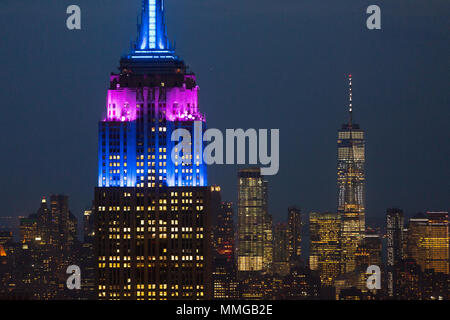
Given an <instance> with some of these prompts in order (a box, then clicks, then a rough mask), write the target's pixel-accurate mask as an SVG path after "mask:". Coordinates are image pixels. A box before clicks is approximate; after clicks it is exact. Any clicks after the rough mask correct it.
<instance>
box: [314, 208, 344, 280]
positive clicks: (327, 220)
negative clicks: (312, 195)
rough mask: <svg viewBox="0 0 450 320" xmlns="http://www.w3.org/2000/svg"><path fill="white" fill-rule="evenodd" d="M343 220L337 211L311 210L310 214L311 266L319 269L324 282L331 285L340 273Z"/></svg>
mask: <svg viewBox="0 0 450 320" xmlns="http://www.w3.org/2000/svg"><path fill="white" fill-rule="evenodd" d="M340 229H341V220H340V217H339V215H338V214H336V213H330V212H325V213H318V212H311V213H310V215H309V236H310V250H309V251H310V252H309V266H310V268H311V270H318V271H319V274H320V279H321V282H322V284H324V285H327V286H330V285H332V284H333V281H334V279H336V277H337V276H338V275H339V273H340V271H341V270H340V244H339V232H340Z"/></svg>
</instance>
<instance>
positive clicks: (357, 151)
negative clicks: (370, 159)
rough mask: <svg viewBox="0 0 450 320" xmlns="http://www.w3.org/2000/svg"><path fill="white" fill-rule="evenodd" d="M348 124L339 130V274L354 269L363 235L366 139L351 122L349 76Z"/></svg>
mask: <svg viewBox="0 0 450 320" xmlns="http://www.w3.org/2000/svg"><path fill="white" fill-rule="evenodd" d="M348 79H349V106H348V110H349V121H348V123H346V124H343V125H342V128H341V130H339V131H338V139H337V146H338V165H337V182H338V213H339V215H340V219H341V235H340V241H341V249H342V253H341V254H342V258H341V266H342V272H343V273H345V272H351V271H353V270H354V269H355V253H356V249H357V247H358V243H359V242H360V240H361V239H363V237H364V233H365V201H364V189H365V170H364V164H365V140H364V131H363V130H361V129H360V127H359V125H358V124H355V123H353V92H352V76H351V75H349V78H348Z"/></svg>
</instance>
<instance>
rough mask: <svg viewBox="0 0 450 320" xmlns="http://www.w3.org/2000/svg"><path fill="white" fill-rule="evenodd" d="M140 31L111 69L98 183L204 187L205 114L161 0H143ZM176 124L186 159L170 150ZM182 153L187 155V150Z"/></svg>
mask: <svg viewBox="0 0 450 320" xmlns="http://www.w3.org/2000/svg"><path fill="white" fill-rule="evenodd" d="M139 30H140V32H139V36H138V39H137V41H136V43H135V44H134V47H133V49H132V50H131V52H130V54H129V55H126V56H124V57H122V59H121V61H120V68H119V70H120V73H119V74H112V75H111V77H110V87H109V90H108V96H107V101H106V107H107V110H106V117H105V118H104V120H103V121H101V122H100V123H99V149H98V153H99V163H98V168H99V172H98V186H99V187H141V188H143V187H150V188H153V187H175V186H206V185H207V174H206V165H205V164H204V163H203V162H202V154H203V148H204V145H203V142H202V138H201V137H202V134H203V132H204V130H205V129H206V124H205V117H204V115H203V114H201V113H200V110H199V107H198V92H199V87H198V85H197V83H196V78H195V75H194V74H193V73H190V72H189V71H188V69H187V66H186V65H185V64H184V62H183V61H182V60H181V59H180V58H179V57H177V56H176V55H175V53H174V50H172V49H171V46H170V44H169V41H168V39H167V35H166V30H165V24H164V5H163V1H162V0H144V1H143V13H142V21H141V24H140V29H139ZM176 129H186V130H188V131H189V132H190V134H191V139H192V150H191V155H190V158H191V159H190V160H191V161H190V164H186V163H185V162H186V161H183V160H186V159H184V157H185V155H183V154H182V152H181V150H175V151H176V152H177V153H179V155H180V156H179V159H174V161H172V157H171V153H172V150H173V148H174V147H175V145H176V144H177V142H173V141H171V137H172V133H173V132H174V130H176ZM186 157H187V155H186Z"/></svg>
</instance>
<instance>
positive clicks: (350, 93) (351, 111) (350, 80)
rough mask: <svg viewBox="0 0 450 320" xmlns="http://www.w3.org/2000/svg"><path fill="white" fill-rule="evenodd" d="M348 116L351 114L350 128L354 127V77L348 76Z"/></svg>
mask: <svg viewBox="0 0 450 320" xmlns="http://www.w3.org/2000/svg"><path fill="white" fill-rule="evenodd" d="M348 94H349V96H348V100H349V101H348V114H349V122H348V124H349V126H350V127H351V126H352V121H353V101H352V100H353V96H352V75H351V74H349V75H348Z"/></svg>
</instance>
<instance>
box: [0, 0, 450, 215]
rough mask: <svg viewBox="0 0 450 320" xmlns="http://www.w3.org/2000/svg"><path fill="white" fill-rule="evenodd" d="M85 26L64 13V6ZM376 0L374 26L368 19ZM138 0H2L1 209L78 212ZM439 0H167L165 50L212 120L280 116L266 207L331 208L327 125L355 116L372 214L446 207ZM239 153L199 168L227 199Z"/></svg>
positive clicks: (265, 122)
mask: <svg viewBox="0 0 450 320" xmlns="http://www.w3.org/2000/svg"><path fill="white" fill-rule="evenodd" d="M71 4H77V5H79V6H80V7H81V10H82V30H81V31H69V30H68V29H67V28H66V18H67V15H66V8H67V6H68V5H71ZM371 4H377V5H379V6H380V7H381V11H382V30H381V31H370V30H368V29H367V28H366V18H367V17H368V15H367V14H366V13H365V11H366V8H367V7H368V6H369V5H371ZM140 7H141V1H140V0H71V1H62V0H42V1H31V0H21V1H17V0H2V1H1V2H0V41H1V46H0V58H1V61H2V66H1V77H0V97H1V102H0V108H1V111H2V112H1V116H0V137H1V138H0V150H1V157H0V167H1V168H2V169H3V170H2V177H1V179H0V190H1V202H2V210H1V211H0V216H17V215H26V214H29V213H32V212H35V211H36V209H37V208H38V206H39V202H40V197H41V196H42V195H49V194H51V193H65V194H67V195H69V196H70V197H71V198H70V207H71V209H72V211H73V212H74V213H76V214H78V215H79V214H81V212H82V210H83V209H84V208H86V207H88V206H89V205H90V203H91V201H92V199H93V194H94V186H95V183H96V181H97V180H96V179H97V130H98V121H99V120H100V119H102V117H103V116H104V112H105V102H106V92H107V88H108V84H109V83H108V81H109V74H110V73H111V72H116V71H117V67H118V64H119V59H120V56H121V55H122V54H125V53H127V52H128V49H129V47H130V42H131V41H133V40H134V39H135V37H136V34H137V28H136V21H137V16H138V15H139V12H140ZM449 12H450V2H449V1H448V0H429V1H423V0H396V1H387V0H382V1H381V0H377V1H372V0H370V1H365V0H358V1H355V0H345V1H344V0H341V1H336V0H276V1H274V0H167V1H166V22H167V28H168V35H169V38H170V39H171V41H175V42H176V51H177V54H178V55H180V56H181V57H182V58H183V59H184V60H185V61H186V63H187V64H188V65H189V66H190V68H191V70H192V71H194V72H195V73H196V75H197V79H198V83H199V85H200V88H201V92H200V95H201V97H200V108H201V111H202V112H204V113H205V114H206V117H207V124H208V127H210V128H219V129H222V130H225V129H226V128H244V129H247V128H256V129H258V128H267V129H271V128H279V129H280V137H281V146H280V148H281V151H280V160H281V162H280V172H279V174H278V175H277V176H273V177H269V179H268V180H269V183H270V190H269V192H270V195H269V196H270V199H269V201H270V204H269V207H270V213H271V214H273V215H274V218H275V220H280V219H284V218H285V217H286V215H287V207H288V206H290V205H297V206H299V207H301V208H302V209H303V211H304V212H305V213H307V212H309V211H311V210H317V211H334V210H336V162H337V161H336V135H337V130H338V129H339V128H340V126H341V125H342V123H343V122H346V121H347V108H346V105H347V83H348V82H347V80H346V75H347V74H348V73H352V75H353V79H354V81H353V92H354V107H355V110H354V119H355V122H357V123H359V124H360V125H361V127H362V128H363V129H365V130H366V140H367V142H366V157H367V161H366V169H367V175H366V178H367V184H366V189H367V191H366V203H367V216H368V219H369V221H371V220H372V221H374V220H379V221H382V219H384V214H385V210H386V208H387V207H391V206H399V207H401V208H403V209H404V210H405V211H406V213H407V214H415V213H417V212H419V211H425V210H448V204H449V202H448V199H449V181H450V175H449V169H448V159H449V140H450V135H449V106H450V104H449V97H450V90H449V84H450V81H449V70H450V68H449V67H450V66H449V64H450V58H449V57H450V50H449V49H450V45H449V30H450V25H449V20H450V19H449ZM236 176H237V167H236V166H216V167H210V168H209V182H210V184H218V185H221V186H222V188H223V198H224V199H225V200H231V201H236V198H237V178H236Z"/></svg>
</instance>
